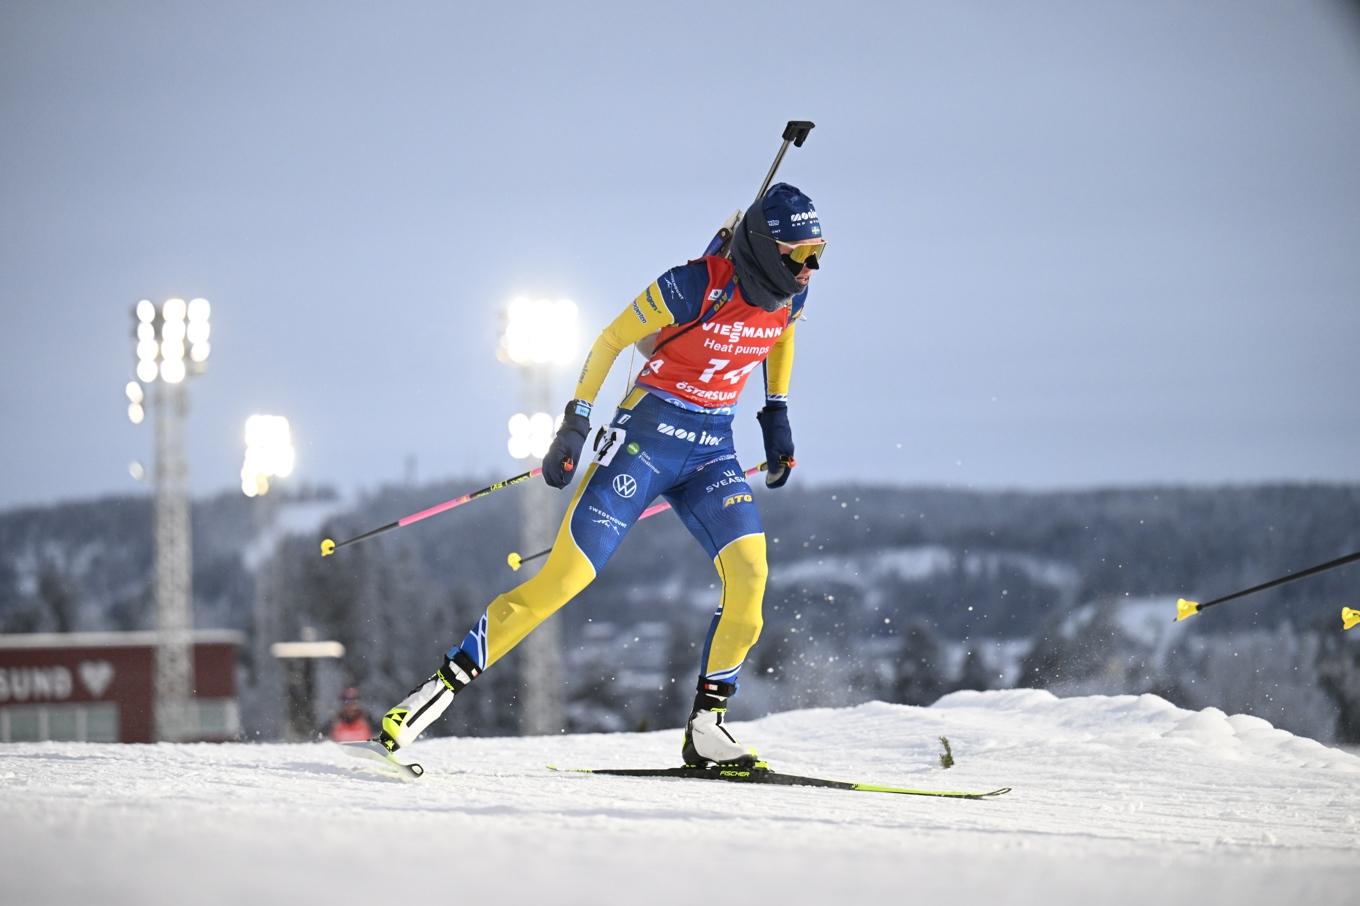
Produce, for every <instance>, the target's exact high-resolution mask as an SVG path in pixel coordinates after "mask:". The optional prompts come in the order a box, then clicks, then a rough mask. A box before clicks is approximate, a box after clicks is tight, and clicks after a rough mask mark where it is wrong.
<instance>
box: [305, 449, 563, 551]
mask: <svg viewBox="0 0 1360 906" xmlns="http://www.w3.org/2000/svg"><path fill="white" fill-rule="evenodd" d="M542 474H543V469H542V468H541V467H540V468H537V469H530V470H529V471H527V472H525V473H523V474H521V475H516V476H515V477H514V478H507V479H505V480H504V481H498V482H496V483H495V484H489V485H487V486H486V487H484V488H482V489H481V490H480V491H473V492H472V493H471V494H464V495H463V496H462V497H455V498H453V499H452V500H445V501H444V502H443V503H437V504H435V505H434V506H432V507H430V508H429V509H427V510H421V511H420V512H419V513H412V514H411V515H409V516H402V517H401V518H400V519H398V520H397V521H396V522H389V523H387V525H384V526H381V527H379V528H375V529H373V530H372V531H368V532H364V533H363V534H362V535H356V536H354V537H353V538H349V539H347V540H345V541H339V542H337V541H333V540H332V539H330V538H323V539H321V556H323V557H329V556H330V555H331V554H333V553H335V552H336V551H337V550H339V549H340V548H342V547H345V546H346V545H350V544H354V543H355V542H356V541H363V540H365V539H368V538H373V537H375V536H377V535H381V534H382V533H383V532H390V531H392V529H397V528H402V527H403V526H407V525H410V524H411V523H413V522H420V521H421V520H422V519H429V518H430V517H431V516H438V515H439V514H440V513H443V512H445V511H447V510H451V509H453V508H454V507H456V506H462V505H463V504H465V503H471V502H472V501H474V500H476V499H478V498H479V497H485V496H486V495H487V494H491V493H494V492H496V491H499V490H501V489H502V488H508V487H510V486H511V485H512V484H519V483H520V482H521V481H528V480H529V479H530V478H533V477H534V476H536V475H542Z"/></svg>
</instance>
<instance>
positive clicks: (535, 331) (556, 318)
mask: <svg viewBox="0 0 1360 906" xmlns="http://www.w3.org/2000/svg"><path fill="white" fill-rule="evenodd" d="M578 331H579V327H578V312H577V309H576V303H574V302H572V301H571V300H569V299H522V298H521V299H515V300H513V301H511V303H510V305H509V307H508V308H506V310H505V324H504V328H503V330H502V331H501V344H500V350H499V356H500V359H501V361H503V362H507V363H509V364H511V365H529V366H532V365H564V364H568V363H571V362H572V361H574V360H575V358H576V356H577V347H578V346H579V345H580V340H579V337H578Z"/></svg>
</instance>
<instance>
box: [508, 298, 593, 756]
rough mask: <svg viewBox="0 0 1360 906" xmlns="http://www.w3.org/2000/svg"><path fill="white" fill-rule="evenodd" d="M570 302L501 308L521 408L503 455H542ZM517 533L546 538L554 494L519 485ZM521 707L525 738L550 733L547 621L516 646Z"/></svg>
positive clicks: (553, 722)
mask: <svg viewBox="0 0 1360 906" xmlns="http://www.w3.org/2000/svg"><path fill="white" fill-rule="evenodd" d="M578 331H579V327H578V326H577V310H576V305H575V304H573V303H572V302H570V301H567V300H566V299H558V300H531V299H515V300H514V301H512V302H511V303H510V305H509V307H508V308H507V309H506V311H505V316H504V327H503V330H502V332H501V342H500V352H499V357H500V360H501V361H502V362H506V363H508V364H510V365H514V366H516V367H517V368H518V369H519V372H520V374H521V375H522V376H523V379H524V384H523V386H524V390H523V402H524V404H525V408H526V409H527V410H528V411H527V413H524V412H521V413H517V414H516V415H515V416H514V417H513V418H511V419H510V424H509V428H510V440H509V444H508V446H509V450H510V455H511V456H513V457H515V458H516V459H542V458H543V457H544V456H545V455H546V454H547V452H548V445H549V444H551V443H552V439H553V432H554V430H555V427H556V425H557V423H558V422H560V421H561V417H560V416H559V417H558V418H557V420H556V421H554V418H553V416H552V415H550V414H549V413H550V412H551V411H552V409H553V408H554V404H553V397H552V389H551V385H550V373H551V368H552V366H554V365H565V364H570V363H572V362H573V361H574V360H575V359H576V358H577V357H578V355H579V353H578V348H579V346H580V341H579V337H578ZM520 500H521V501H522V507H523V509H522V511H521V515H522V518H521V522H520V526H521V528H520V534H521V542H522V544H523V545H524V547H525V549H526V550H527V549H530V548H534V547H535V545H537V546H539V547H542V546H543V545H545V544H547V543H550V542H551V541H552V535H553V530H554V529H555V528H556V526H555V525H554V519H553V514H554V512H556V509H555V508H554V507H553V503H554V497H553V494H552V491H551V489H550V488H548V487H547V486H546V485H543V484H540V483H538V482H531V483H530V486H529V487H527V488H526V489H525V490H524V493H523V494H522V495H521V497H520ZM520 650H521V652H522V656H521V660H520V663H521V664H523V665H524V666H523V676H524V710H523V712H522V715H521V718H520V730H521V732H523V733H525V734H526V735H538V734H545V733H557V732H560V731H561V730H562V729H563V721H562V641H561V632H560V627H559V624H558V623H557V622H555V621H554V620H552V619H551V618H549V619H548V620H547V621H546V622H545V623H543V624H542V625H541V626H539V627H538V628H537V629H536V630H534V631H533V632H532V633H531V634H530V635H529V637H528V638H526V639H525V640H524V641H523V642H521V643H520Z"/></svg>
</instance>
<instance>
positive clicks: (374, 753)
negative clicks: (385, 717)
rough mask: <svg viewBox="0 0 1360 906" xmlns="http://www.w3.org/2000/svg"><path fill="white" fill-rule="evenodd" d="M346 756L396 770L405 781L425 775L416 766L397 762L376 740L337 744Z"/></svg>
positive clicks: (423, 770)
mask: <svg viewBox="0 0 1360 906" xmlns="http://www.w3.org/2000/svg"><path fill="white" fill-rule="evenodd" d="M337 745H339V746H340V748H341V749H342V750H343V751H344V752H345V754H346V755H352V756H354V757H355V758H362V759H363V760H365V761H374V762H380V763H381V764H382V765H384V766H385V767H388V768H394V769H396V771H397V773H398V774H400V775H401V776H402V777H404V778H406V779H407V780H415V779H416V778H417V777H420V776H421V775H423V774H424V773H425V769H424V768H423V767H421V766H420V765H418V764H415V763H412V764H407V763H405V762H402V761H397V756H395V755H393V754H392V753H391V752H389V751H387V749H385V748H383V744H382V743H380V742H378V741H377V740H376V739H365V740H362V741H360V742H342V743H337Z"/></svg>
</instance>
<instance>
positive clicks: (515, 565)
mask: <svg viewBox="0 0 1360 906" xmlns="http://www.w3.org/2000/svg"><path fill="white" fill-rule="evenodd" d="M766 467H767V463H763V462H762V463H761V464H760V465H758V466H751V468H749V469H747V470H746V471H745V472H743V473H742V474H743V475H744V476H745V477H747V478H750V477H751V476H752V475H755V474H756V473H757V472H764V471H765V469H766ZM670 508H671V505H670V504H669V503H654V504H652V505H651V506H649V507H647V509H645V510H643V511H642V515H641V516H639V517H638V518H637V521H638V522H641V521H642V520H644V519H650V518H651V517H653V516H655V515H656V514H657V513H664V512H666V510H669V509H670ZM550 553H552V548H551V547H549V548H547V549H546V550H541V551H539V552H538V553H536V554H530V555H529V556H527V557H521V556H520V555H519V554H517V553H516V552H514V551H511V552H510V556H508V557H506V558H505V562H506V563H508V564H510V568H511V569H513V570H514V571H515V572H519V568H520V567H521V566H523V565H524V564H526V563H528V562H529V561H530V560H537V559H538V558H539V557H546V556H547V555H548V554H550Z"/></svg>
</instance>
